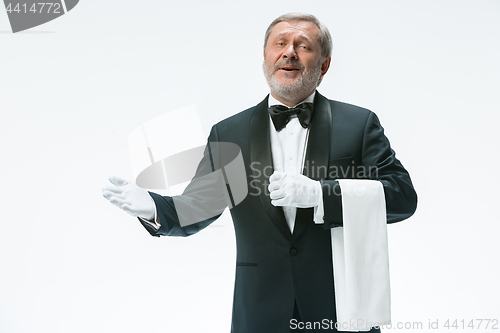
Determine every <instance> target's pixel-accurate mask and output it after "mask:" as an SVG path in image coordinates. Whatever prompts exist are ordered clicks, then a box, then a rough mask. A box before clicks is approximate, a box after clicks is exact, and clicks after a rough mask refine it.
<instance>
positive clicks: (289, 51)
mask: <svg viewBox="0 0 500 333" xmlns="http://www.w3.org/2000/svg"><path fill="white" fill-rule="evenodd" d="M283 58H285V59H297V52H295V47H294V45H293V44H290V45H289V46H288V47H287V48H286V50H285V52H283Z"/></svg>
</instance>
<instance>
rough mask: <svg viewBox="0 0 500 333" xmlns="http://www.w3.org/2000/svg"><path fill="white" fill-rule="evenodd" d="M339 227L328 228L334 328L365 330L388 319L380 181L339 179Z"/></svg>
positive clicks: (389, 299)
mask: <svg viewBox="0 0 500 333" xmlns="http://www.w3.org/2000/svg"><path fill="white" fill-rule="evenodd" d="M339 184H340V188H341V192H342V214H343V227H342V228H333V229H332V230H331V233H332V252H333V253H332V254H333V262H334V269H333V270H334V281H335V282H334V284H335V302H336V308H337V326H338V330H339V331H350V332H352V331H368V330H370V327H374V326H381V325H387V324H389V323H390V321H391V294H390V283H389V253H388V247H387V218H386V209H385V196H384V188H383V186H382V183H380V182H379V181H375V180H351V179H342V180H339Z"/></svg>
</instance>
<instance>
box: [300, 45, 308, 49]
mask: <svg viewBox="0 0 500 333" xmlns="http://www.w3.org/2000/svg"><path fill="white" fill-rule="evenodd" d="M300 48H302V49H304V50H307V49H308V47H307V46H305V45H302V46H301V47H300Z"/></svg>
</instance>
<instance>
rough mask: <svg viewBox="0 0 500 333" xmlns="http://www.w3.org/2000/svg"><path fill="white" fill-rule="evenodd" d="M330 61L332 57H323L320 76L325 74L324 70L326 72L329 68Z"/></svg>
mask: <svg viewBox="0 0 500 333" xmlns="http://www.w3.org/2000/svg"><path fill="white" fill-rule="evenodd" d="M331 61H332V57H326V58H325V59H323V62H322V63H321V76H323V75H325V74H326V72H328V69H329V68H330V62H331Z"/></svg>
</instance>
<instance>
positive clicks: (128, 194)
mask: <svg viewBox="0 0 500 333" xmlns="http://www.w3.org/2000/svg"><path fill="white" fill-rule="evenodd" d="M109 181H110V182H111V184H113V185H107V186H104V187H103V188H102V195H103V196H104V197H105V198H106V199H108V200H109V201H110V202H111V203H112V204H113V205H115V206H116V207H118V208H121V209H123V210H124V211H126V212H127V213H129V214H130V215H132V216H137V217H142V218H143V219H145V220H149V221H151V220H153V219H154V218H155V213H156V206H155V204H154V201H153V198H151V196H150V195H149V193H148V191H146V190H145V189H143V188H142V187H139V186H137V185H136V184H135V183H133V182H130V181H127V180H125V179H123V178H120V177H116V176H111V177H109Z"/></svg>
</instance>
